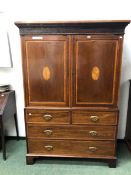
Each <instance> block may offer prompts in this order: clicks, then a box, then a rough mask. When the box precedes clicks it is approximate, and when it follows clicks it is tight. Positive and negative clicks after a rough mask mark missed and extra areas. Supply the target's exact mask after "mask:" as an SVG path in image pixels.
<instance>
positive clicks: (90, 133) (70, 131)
mask: <svg viewBox="0 0 131 175" xmlns="http://www.w3.org/2000/svg"><path fill="white" fill-rule="evenodd" d="M27 135H28V137H37V138H38V137H39V138H40V137H41V138H51V139H78V140H83V139H84V140H89V139H90V140H98V139H102V140H108V139H111V140H113V139H115V136H116V127H115V126H102V127H98V126H90V125H89V126H80V125H79V126H77V125H76V126H75V125H74V126H73V125H72V126H68V125H67V126H64V125H63V126H60V125H57V126H49V125H47V126H45V125H31V124H28V126H27Z"/></svg>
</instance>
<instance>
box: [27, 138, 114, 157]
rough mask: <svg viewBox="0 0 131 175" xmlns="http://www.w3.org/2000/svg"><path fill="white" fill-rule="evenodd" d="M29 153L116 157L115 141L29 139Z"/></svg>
mask: <svg viewBox="0 0 131 175" xmlns="http://www.w3.org/2000/svg"><path fill="white" fill-rule="evenodd" d="M28 147H29V153H34V154H44V155H45V156H48V155H49V156H51V155H52V156H61V157H62V156H69V157H71V156H73V157H75V156H77V157H87V158H88V157H105V156H114V154H115V142H113V141H104V142H103V141H72V140H70V141H69V140H42V139H40V140H37V139H28Z"/></svg>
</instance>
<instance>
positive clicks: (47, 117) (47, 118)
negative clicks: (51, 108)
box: [43, 114, 53, 121]
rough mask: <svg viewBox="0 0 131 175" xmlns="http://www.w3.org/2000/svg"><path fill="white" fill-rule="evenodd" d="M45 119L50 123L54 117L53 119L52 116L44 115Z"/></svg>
mask: <svg viewBox="0 0 131 175" xmlns="http://www.w3.org/2000/svg"><path fill="white" fill-rule="evenodd" d="M43 118H44V119H45V120H46V121H50V120H51V119H52V118H53V117H52V115H50V114H45V115H43Z"/></svg>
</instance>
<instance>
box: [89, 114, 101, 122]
mask: <svg viewBox="0 0 131 175" xmlns="http://www.w3.org/2000/svg"><path fill="white" fill-rule="evenodd" d="M90 119H91V121H92V122H98V121H99V117H98V116H95V115H92V116H90Z"/></svg>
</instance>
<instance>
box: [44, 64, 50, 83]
mask: <svg viewBox="0 0 131 175" xmlns="http://www.w3.org/2000/svg"><path fill="white" fill-rule="evenodd" d="M43 78H44V80H49V79H50V69H49V68H48V67H47V66H46V67H44V68H43Z"/></svg>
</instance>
